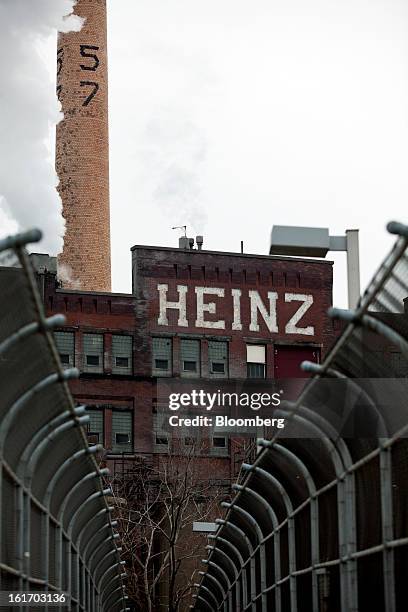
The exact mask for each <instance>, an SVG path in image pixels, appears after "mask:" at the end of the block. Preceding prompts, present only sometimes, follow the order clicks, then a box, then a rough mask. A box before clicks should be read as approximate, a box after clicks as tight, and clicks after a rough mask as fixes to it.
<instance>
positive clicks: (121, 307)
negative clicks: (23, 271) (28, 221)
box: [31, 239, 337, 610]
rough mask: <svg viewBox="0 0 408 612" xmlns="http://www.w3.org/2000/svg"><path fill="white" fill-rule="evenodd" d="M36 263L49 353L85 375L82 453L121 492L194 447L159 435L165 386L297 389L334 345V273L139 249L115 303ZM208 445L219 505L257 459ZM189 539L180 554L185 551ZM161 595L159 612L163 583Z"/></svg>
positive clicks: (254, 259) (321, 265)
mask: <svg viewBox="0 0 408 612" xmlns="http://www.w3.org/2000/svg"><path fill="white" fill-rule="evenodd" d="M200 246H201V243H200ZM31 257H32V261H33V263H34V265H35V267H36V269H37V271H38V280H39V284H40V288H41V291H42V295H43V299H44V303H45V307H46V313H47V315H48V316H51V315H53V314H56V313H62V314H64V315H65V317H66V325H65V326H64V327H63V328H61V329H59V330H57V331H56V333H55V338H56V344H57V348H58V351H59V354H60V357H61V360H62V363H63V364H64V366H66V367H73V366H75V367H77V368H78V369H79V371H80V377H79V379H77V380H73V381H71V382H70V388H71V390H72V393H73V395H74V398H75V400H76V401H77V402H78V404H85V405H86V406H87V407H88V413H89V415H90V423H89V425H88V437H89V442H90V444H95V443H100V444H102V445H103V446H104V448H105V453H104V458H105V461H106V464H107V466H108V467H109V468H110V470H111V472H112V473H113V475H114V476H115V477H116V479H118V481H119V482H121V481H122V482H125V481H127V482H129V483H131V482H134V481H135V479H136V480H137V478H140V474H142V473H145V472H142V471H141V470H142V469H149V466H153V468H154V466H160V465H163V461H166V460H167V459H166V457H169V456H170V455H171V456H174V454H176V455H177V452H179V451H177V450H174V449H177V448H179V449H180V448H181V449H183V445H186V446H187V447H188V445H190V444H191V438H190V435H191V434H190V432H188V431H187V432H186V431H185V430H183V429H180V430H178V432H177V436H179V437H181V439H180V440H179V444H181V445H182V446H181V447H180V446H178V447H177V446H173V442H172V435H174V432H171V433H169V429H168V428H167V429H166V428H163V427H162V424H161V421H160V420H159V418H158V416H159V415H158V404H159V403H160V402H158V395H159V393H158V389H159V386H160V385H159V383H160V381H162V382H163V381H164V382H166V381H170V380H171V381H179V383H178V384H185V383H192V382H194V381H196V383H195V386H196V388H200V387H204V386H205V385H207V384H210V383H214V382H215V383H216V384H217V386H219V387H221V386H222V384H223V381H224V384H231V383H234V381H243V380H245V379H248V378H249V379H252V382H254V380H255V379H257V380H258V381H259V384H269V383H268V380H269V381H271V380H272V379H277V378H279V379H282V378H292V377H299V376H301V373H300V371H299V370H298V366H299V364H300V362H301V361H303V360H304V359H309V360H312V361H317V362H319V361H320V360H321V359H322V357H323V356H324V354H325V352H326V351H327V349H328V348H329V347H330V345H331V344H332V343H333V340H334V338H335V336H336V335H337V334H336V330H335V329H334V328H333V322H332V320H331V319H329V317H328V316H327V309H328V308H329V307H330V306H331V304H332V263H331V262H327V261H322V260H319V261H317V260H307V259H296V258H290V257H286V258H285V257H274V256H269V255H248V254H239V253H225V252H218V251H217V252H215V251H205V250H200V249H192V248H191V243H190V242H187V243H186V242H185V240H184V239H181V248H168V247H156V246H142V245H139V246H135V247H133V248H132V293H131V294H119V293H108V292H88V291H79V290H73V289H68V288H66V287H64V286H61V283H60V282H59V281H58V280H57V276H56V270H55V269H52V265H53V263H54V265H55V261H54V262H53V261H52V260H51V259H50V258H49V257H48V256H42V255H32V256H31ZM262 379H264V383H262ZM271 384H272V383H271ZM168 413H169V411H168V407H167V414H168ZM179 432H180V433H179ZM183 436H185V437H183ZM203 439H205V444H204V446H202V447H201V449H200V451H199V456H197V457H196V466H198V468H197V469H198V470H202V471H203V470H204V471H205V474H204V479H205V480H206V481H209V482H211V483H212V484H211V486H214V490H215V489H217V491H221V494H222V495H223V496H224V499H225V498H226V497H228V495H229V494H230V492H231V485H232V483H233V482H234V481H235V480H236V478H237V475H238V471H239V469H240V466H241V463H242V461H243V460H245V459H249V458H250V456H249V453H251V452H252V453H254V452H255V450H256V445H255V443H254V439H251V438H249V439H248V438H244V437H242V436H241V437H239V436H237V435H233V434H231V435H230V436H228V435H225V434H223V433H222V432H219V431H212V430H211V432H210V434H207V432H205V433H203ZM200 466H201V467H200ZM138 470H139V471H138ZM135 474H137V475H136V476H135ZM136 496H138V494H137V495H136ZM217 514H218V510H217ZM214 518H215V516H214V517H213V518H212V520H213V519H214ZM189 534H191V528H190V529H187V531H186V532H185V534H183V540H182V545H184V546H185V545H187V546H189V545H190V540H191V537H192V536H191V535H189ZM196 537H197V536H196ZM183 543H184V544H183ZM204 543H205V542H204V540H201V539H200V540H199V547H200V550H201V544H202V545H204ZM195 568H196V560H191V562H188V561H187V562H185V563H184V565H183V571H182V573H181V574H180V576H179V577H178V579H177V580H178V581H180V580H181V581H182V582H183V583H184V584H185V583H186V581H187V582H188V580H189V579H190V576H191V575H192V573H193V571H194V570H195ZM158 589H159V590H158V591H157V592H158V593H160V597H161V598H163V601H166V598H167V597H168V591H167V589H168V580H167V579H166V577H165V575H163V579H162V580H161V582H160V584H159V585H158ZM135 609H136V610H139V609H144V608H143V606H142V607H141V608H140V607H136V608H135ZM160 609H162V608H160ZM182 609H183V610H184V608H182Z"/></svg>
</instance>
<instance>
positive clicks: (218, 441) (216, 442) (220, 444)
mask: <svg viewBox="0 0 408 612" xmlns="http://www.w3.org/2000/svg"><path fill="white" fill-rule="evenodd" d="M213 446H214V447H215V448H225V447H226V446H227V439H226V438H221V437H216V438H213Z"/></svg>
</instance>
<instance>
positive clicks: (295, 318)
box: [157, 284, 315, 336]
mask: <svg viewBox="0 0 408 612" xmlns="http://www.w3.org/2000/svg"><path fill="white" fill-rule="evenodd" d="M173 291H174V290H173ZM173 291H172V293H173ZM157 292H158V301H159V308H158V312H159V314H158V319H157V323H158V325H159V326H163V327H167V326H168V325H169V318H168V315H169V312H170V311H173V312H175V313H176V316H177V325H178V326H179V327H192V326H194V327H196V328H197V329H223V330H228V329H231V330H236V331H240V330H243V331H245V328H246V326H245V325H244V324H243V316H242V313H243V312H244V311H245V312H248V313H249V322H248V325H247V329H248V331H250V332H259V331H261V329H260V326H261V325H263V324H264V325H265V326H266V328H267V329H268V330H269V332H270V333H271V334H275V333H276V334H278V333H285V334H292V335H297V336H314V334H315V328H314V326H313V325H310V324H306V323H303V318H304V316H305V314H306V313H308V314H310V313H311V312H312V310H313V295H311V294H307V293H289V292H284V293H280V294H279V295H278V293H277V292H275V291H268V292H265V294H264V295H262V296H261V295H260V293H259V292H258V291H256V290H242V289H224V288H223V287H194V288H193V287H188V286H187V285H177V286H176V288H175V292H176V293H177V299H176V300H174V299H173V300H172V299H169V296H168V293H169V286H168V285H167V284H158V285H157ZM189 292H191V293H193V294H194V302H195V308H194V310H193V315H192V316H193V320H189V316H188V312H190V310H188V309H187V300H188V297H189ZM281 303H282V304H290V303H292V304H293V305H295V307H296V308H295V311H294V312H293V311H292V310H291V314H290V315H289V316H288V315H284V313H285V312H286V311H287V308H280V304H281ZM226 306H227V308H228V310H229V308H230V309H231V313H230V315H231V316H230V317H225V316H224V317H223V316H222V314H221V312H223V313H226ZM226 318H227V319H228V320H227V321H226ZM190 319H191V317H190Z"/></svg>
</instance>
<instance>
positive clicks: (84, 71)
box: [56, 0, 111, 291]
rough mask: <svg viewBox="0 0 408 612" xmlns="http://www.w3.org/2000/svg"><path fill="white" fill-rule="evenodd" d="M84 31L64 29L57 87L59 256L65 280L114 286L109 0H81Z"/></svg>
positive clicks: (94, 287)
mask: <svg viewBox="0 0 408 612" xmlns="http://www.w3.org/2000/svg"><path fill="white" fill-rule="evenodd" d="M75 14H76V15H79V16H80V17H83V18H85V23H84V25H83V27H82V29H81V31H80V32H69V33H67V34H65V33H60V34H59V36H58V56H57V93H58V97H59V99H60V102H61V105H62V111H63V113H64V119H63V120H62V121H61V122H60V123H59V125H58V126H57V141H56V169H57V173H58V176H59V180H60V182H59V187H58V191H59V193H60V195H61V198H62V204H63V216H64V218H65V220H66V233H65V238H64V249H63V252H62V253H61V255H60V256H59V262H58V263H59V269H60V272H61V274H60V276H61V278H62V279H63V280H64V286H65V287H68V288H73V289H82V290H85V291H110V290H111V254H110V221H109V136H108V63H107V15H106V0H78V2H77V4H76V6H75Z"/></svg>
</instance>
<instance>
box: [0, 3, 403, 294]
mask: <svg viewBox="0 0 408 612" xmlns="http://www.w3.org/2000/svg"><path fill="white" fill-rule="evenodd" d="M8 1H9V0H0V5H4V4H8ZM10 1H11V0H10ZM15 1H16V2H21V1H22V0H15ZM31 1H32V0H31ZM42 3H44V0H42ZM65 4H67V3H65ZM68 4H69V3H68ZM108 6H109V65H110V74H109V78H110V142H111V158H110V162H111V217H112V258H113V289H114V290H116V291H130V287H131V279H130V275H131V266H130V254H129V248H130V247H131V246H132V245H133V244H156V245H166V246H171V245H176V244H177V240H178V236H179V232H178V231H172V230H171V227H172V226H173V225H185V224H187V226H188V233H189V235H196V234H204V246H205V248H208V249H214V250H230V251H239V248H240V241H241V240H243V241H244V248H245V251H246V252H248V253H262V254H266V253H268V250H269V234H270V230H271V227H272V225H273V224H288V225H290V224H296V225H317V226H322V227H324V226H327V227H329V228H330V230H331V232H332V233H337V234H339V233H343V232H344V230H345V229H347V228H360V230H361V266H362V282H363V285H364V284H365V283H366V282H367V281H368V279H369V277H370V275H371V274H372V273H373V271H374V269H375V268H376V267H377V265H378V264H379V262H380V259H381V258H382V257H383V256H384V255H385V253H386V250H387V249H388V248H389V246H390V245H391V243H392V239H391V238H390V237H388V236H387V235H386V232H385V229H384V226H385V223H386V222H387V221H388V220H389V219H392V218H395V219H398V220H401V221H405V222H408V213H407V210H408V207H407V205H406V203H407V201H408V172H407V168H408V48H407V47H408V36H407V34H408V3H407V2H404V1H399V0H308V1H307V2H305V1H304V0H256V1H254V0H251V1H250V0H245V1H244V0H171V1H170V0H138V1H137V2H135V1H134V0H108ZM43 39H46V41H45V42H44V40H42V41H41V43H40V45H38V44H37V47H38V48H40V50H41V57H42V60H43V61H44V62H45V64H46V65H47V68H48V73H49V75H50V87H52V88H53V87H54V85H53V84H52V82H51V81H52V78H51V77H52V76H53V75H54V74H55V55H54V45H55V40H54V39H53V37H52V36H50V35H49V34H48V35H47V36H43ZM10 54H11V51H10ZM3 59H4V56H3ZM51 141H52V139H51V140H50V142H51ZM15 146H18V143H16V145H15ZM0 193H1V186H0ZM39 210H40V209H39ZM40 219H41V210H40ZM40 224H41V223H40ZM335 259H336V267H335V277H336V284H335V302H336V303H337V304H339V305H344V304H345V284H344V270H345V266H344V259H345V257H344V256H343V255H341V254H340V255H337V256H336V258H335Z"/></svg>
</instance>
